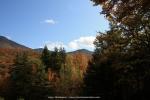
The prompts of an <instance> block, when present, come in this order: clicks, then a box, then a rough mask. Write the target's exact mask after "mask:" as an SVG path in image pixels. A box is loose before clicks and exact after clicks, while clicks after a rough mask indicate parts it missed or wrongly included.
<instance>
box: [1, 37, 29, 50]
mask: <svg viewBox="0 0 150 100" xmlns="http://www.w3.org/2000/svg"><path fill="white" fill-rule="evenodd" d="M0 48H7V49H8V48H9V49H29V48H28V47H26V46H24V45H21V44H19V43H16V42H14V41H12V40H10V39H8V38H6V37H4V36H0Z"/></svg>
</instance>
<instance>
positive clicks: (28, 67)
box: [8, 52, 52, 100]
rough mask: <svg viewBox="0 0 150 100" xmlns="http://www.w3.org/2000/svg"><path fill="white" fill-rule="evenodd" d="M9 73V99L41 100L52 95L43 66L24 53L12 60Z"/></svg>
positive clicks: (37, 60)
mask: <svg viewBox="0 0 150 100" xmlns="http://www.w3.org/2000/svg"><path fill="white" fill-rule="evenodd" d="M12 67H13V69H12V72H11V77H10V79H11V87H10V88H11V92H10V96H11V97H10V99H11V100H12V99H13V98H14V100H17V99H19V98H24V99H25V100H33V99H36V100H41V99H46V98H48V95H52V90H51V85H50V83H49V81H48V78H47V75H46V72H45V66H43V64H42V63H41V61H40V60H39V59H37V58H32V57H29V56H28V55H27V53H26V52H24V53H19V54H17V56H16V59H15V60H14V64H13V66H12ZM10 99H8V100H10Z"/></svg>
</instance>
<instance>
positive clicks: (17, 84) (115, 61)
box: [0, 0, 150, 100]
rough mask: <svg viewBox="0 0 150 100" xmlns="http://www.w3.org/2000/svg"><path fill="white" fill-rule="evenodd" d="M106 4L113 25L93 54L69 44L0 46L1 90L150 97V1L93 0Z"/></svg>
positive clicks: (34, 95)
mask: <svg viewBox="0 0 150 100" xmlns="http://www.w3.org/2000/svg"><path fill="white" fill-rule="evenodd" d="M91 1H92V2H94V5H95V6H101V7H102V11H101V14H103V15H105V17H106V19H107V20H108V21H109V26H110V28H109V30H107V31H106V32H103V33H102V32H99V34H98V35H97V36H96V39H95V42H94V45H95V50H94V53H93V54H92V56H91V55H85V54H82V53H75V54H68V53H66V51H65V49H64V48H55V49H54V51H49V50H48V48H47V47H46V46H45V47H44V49H43V51H42V53H37V52H34V51H32V50H20V49H18V50H16V49H15V50H13V49H11V50H10V49H1V50H0V96H1V97H2V98H4V99H5V100H19V99H25V100H48V99H49V98H48V97H50V96H68V97H69V96H85V97H87V96H93V97H94V96H95V97H100V99H101V100H149V99H150V95H149V93H150V68H149V67H150V1H149V0H91Z"/></svg>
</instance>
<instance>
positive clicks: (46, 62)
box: [41, 46, 50, 70]
mask: <svg viewBox="0 0 150 100" xmlns="http://www.w3.org/2000/svg"><path fill="white" fill-rule="evenodd" d="M41 60H42V62H43V64H44V65H45V66H46V70H47V69H48V67H49V66H50V52H49V50H48V48H47V46H45V47H44V50H43V52H42V56H41Z"/></svg>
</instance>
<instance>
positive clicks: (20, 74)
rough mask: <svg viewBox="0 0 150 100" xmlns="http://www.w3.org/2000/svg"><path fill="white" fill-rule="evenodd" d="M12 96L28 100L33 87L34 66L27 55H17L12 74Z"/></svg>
mask: <svg viewBox="0 0 150 100" xmlns="http://www.w3.org/2000/svg"><path fill="white" fill-rule="evenodd" d="M11 80H12V90H13V92H12V94H13V95H14V96H16V98H19V97H23V98H25V99H27V98H28V97H29V96H30V91H31V87H32V65H31V64H30V63H29V62H28V56H27V54H26V53H21V54H17V56H16V59H15V61H14V64H13V69H12V73H11Z"/></svg>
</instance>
